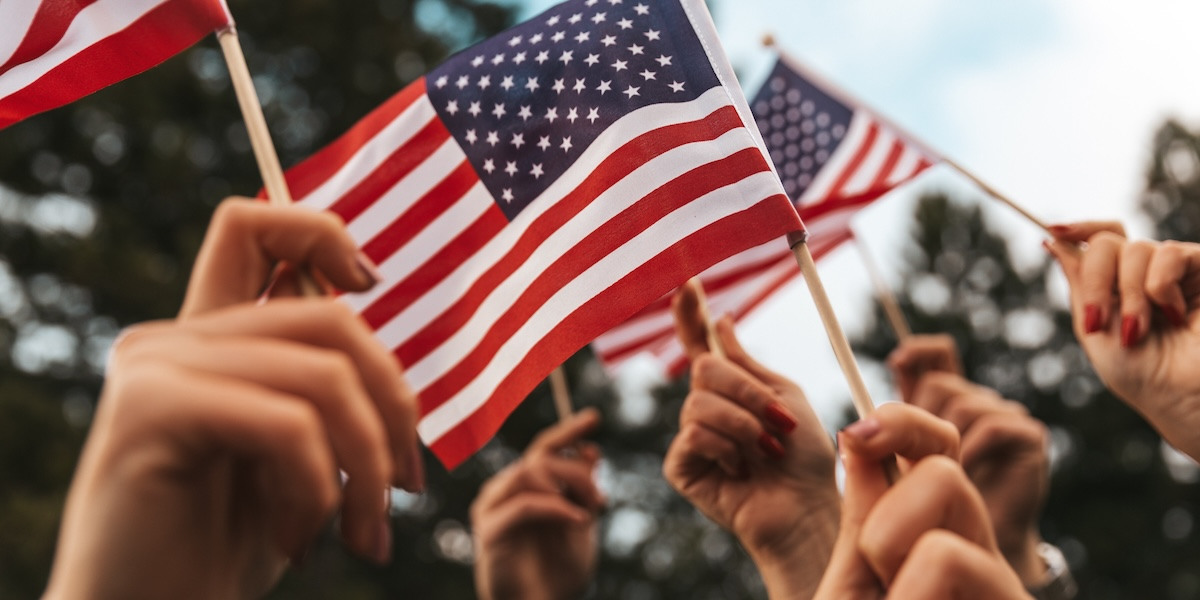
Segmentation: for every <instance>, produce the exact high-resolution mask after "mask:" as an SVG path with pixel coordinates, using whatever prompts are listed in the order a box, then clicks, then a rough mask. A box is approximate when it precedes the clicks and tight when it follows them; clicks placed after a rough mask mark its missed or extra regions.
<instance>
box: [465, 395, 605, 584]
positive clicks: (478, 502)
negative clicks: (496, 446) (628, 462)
mask: <svg viewBox="0 0 1200 600" xmlns="http://www.w3.org/2000/svg"><path fill="white" fill-rule="evenodd" d="M599 423H600V417H599V414H598V413H596V412H595V411H594V410H592V409H587V410H583V411H580V412H579V413H577V414H575V415H574V416H572V417H571V418H570V419H568V420H567V421H565V422H562V423H558V424H556V425H554V426H552V427H550V428H548V429H546V431H544V432H542V433H541V434H540V435H539V436H538V437H537V439H535V440H534V441H533V443H532V444H530V446H529V448H527V449H526V450H525V453H524V454H523V455H522V456H521V458H520V459H519V460H518V461H517V462H515V463H513V464H512V465H509V466H508V467H507V468H505V469H504V470H503V471H501V472H500V473H498V474H497V475H496V476H494V477H492V478H491V479H490V480H488V482H487V483H485V484H484V486H483V488H482V489H481V490H480V492H479V496H478V497H476V499H475V502H473V503H472V504H471V523H472V527H473V529H474V535H475V548H476V553H475V587H476V590H477V591H478V593H479V597H480V598H482V599H483V600H510V599H512V600H518V599H520V600H567V599H569V598H576V597H578V596H579V595H580V594H581V593H582V592H583V591H584V590H585V589H586V588H587V586H588V583H589V582H590V581H591V579H592V574H593V573H594V572H595V569H596V514H597V512H598V511H600V510H601V509H602V508H603V506H604V502H605V500H604V497H603V495H602V494H601V493H600V490H599V489H598V488H597V487H596V484H595V483H594V481H593V479H592V474H593V471H594V470H595V467H596V463H597V462H598V461H599V459H600V453H599V451H598V450H597V448H596V447H595V446H594V445H591V444H587V443H585V442H583V437H584V436H586V435H587V434H588V433H590V432H591V431H593V430H594V429H595V428H596V426H597V425H598V424H599Z"/></svg>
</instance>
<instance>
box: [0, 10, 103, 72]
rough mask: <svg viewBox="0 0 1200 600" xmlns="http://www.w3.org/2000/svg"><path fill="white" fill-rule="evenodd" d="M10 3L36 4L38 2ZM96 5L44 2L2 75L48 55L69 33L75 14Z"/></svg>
mask: <svg viewBox="0 0 1200 600" xmlns="http://www.w3.org/2000/svg"><path fill="white" fill-rule="evenodd" d="M10 1H13V2H36V1H37V0H10ZM95 2H96V0H42V3H41V5H39V6H38V9H37V12H36V13H34V15H33V21H32V22H30V23H29V29H28V30H27V31H26V32H25V38H24V39H22V40H21V44H20V45H19V46H17V50H16V51H15V52H13V55H12V58H10V59H8V62H6V63H4V65H2V66H0V75H3V74H4V73H5V72H6V71H8V70H9V69H11V68H13V67H15V66H17V65H19V64H22V63H25V62H28V61H31V60H33V59H35V58H37V57H39V56H41V55H43V54H45V53H46V52H49V51H50V49H51V48H53V47H54V45H55V44H57V43H58V41H59V40H61V39H62V36H63V34H64V33H66V32H67V28H68V27H70V26H71V21H73V20H75V15H77V14H79V11H81V10H83V9H84V8H86V7H87V6H88V5H90V4H93V3H95Z"/></svg>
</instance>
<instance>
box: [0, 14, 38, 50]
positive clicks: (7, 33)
mask: <svg viewBox="0 0 1200 600" xmlns="http://www.w3.org/2000/svg"><path fill="white" fill-rule="evenodd" d="M41 4H42V2H39V1H38V0H5V1H4V2H0V65H3V64H7V63H8V61H9V60H10V59H11V58H12V57H13V54H16V52H17V48H20V47H21V42H23V41H25V38H26V37H28V35H29V27H30V26H31V25H33V18H34V17H35V16H37V11H38V8H39V7H40V6H41Z"/></svg>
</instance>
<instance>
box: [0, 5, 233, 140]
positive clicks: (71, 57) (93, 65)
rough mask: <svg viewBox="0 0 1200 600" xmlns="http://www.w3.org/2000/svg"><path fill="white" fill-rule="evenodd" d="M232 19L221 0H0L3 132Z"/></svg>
mask: <svg viewBox="0 0 1200 600" xmlns="http://www.w3.org/2000/svg"><path fill="white" fill-rule="evenodd" d="M232 22H233V19H232V18H230V16H229V10H228V9H227V8H226V7H225V2H224V1H223V0H4V1H3V2H0V129H2V128H4V127H7V126H9V125H12V124H13V123H16V122H17V121H20V120H22V119H25V118H26V117H29V116H32V115H35V114H37V113H40V112H43V111H47V110H50V109H52V108H57V107H59V106H62V105H64V104H67V103H69V102H73V101H75V100H78V99H79V98H82V97H83V96H86V95H88V94H90V93H92V92H95V91H96V90H99V89H101V88H103V87H106V86H109V85H112V84H114V83H116V82H118V81H121V80H122V79H126V78H128V77H132V76H133V75H136V74H138V73H141V72H142V71H145V70H146V69H149V68H151V67H153V66H155V65H157V64H159V63H161V62H163V61H164V60H166V59H168V58H170V57H171V56H173V55H175V54H176V53H178V52H180V51H182V50H184V49H185V48H187V47H188V46H191V45H192V44H194V43H196V42H197V41H199V40H200V38H202V37H204V36H205V35H207V34H210V33H212V32H213V31H215V30H217V29H221V28H223V27H226V26H228V25H230V24H232Z"/></svg>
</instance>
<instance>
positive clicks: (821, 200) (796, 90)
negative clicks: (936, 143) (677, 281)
mask: <svg viewBox="0 0 1200 600" xmlns="http://www.w3.org/2000/svg"><path fill="white" fill-rule="evenodd" d="M751 109H752V111H753V113H754V118H755V120H756V121H757V123H758V128H759V130H760V131H761V133H762V136H763V139H764V140H765V141H766V145H767V149H768V150H769V151H770V155H771V160H772V162H773V163H774V164H775V169H776V171H778V173H779V177H780V179H781V180H782V181H783V186H784V189H785V190H786V191H787V193H788V195H789V196H790V197H791V198H793V199H795V201H796V207H797V210H798V211H799V212H800V216H801V217H802V218H803V219H804V222H805V224H806V225H807V226H808V233H809V237H808V246H809V250H810V251H811V252H812V254H813V256H814V257H815V258H820V257H822V256H824V255H825V254H827V253H828V252H830V251H831V250H833V249H834V248H836V247H837V246H838V245H840V244H841V243H842V242H845V241H846V240H848V239H850V237H851V231H850V220H851V219H852V218H853V217H854V215H855V214H856V213H857V212H858V211H859V210H861V209H862V208H864V207H865V206H866V205H867V204H870V203H871V202H873V201H875V200H877V199H878V198H880V197H881V196H883V195H884V194H886V193H888V192H890V191H891V190H892V189H894V188H896V187H897V186H899V185H901V184H903V183H905V182H907V181H909V180H910V179H912V178H914V177H916V176H917V175H918V174H920V173H921V172H922V171H924V170H925V169H927V168H929V167H930V166H932V165H933V164H934V163H935V162H936V161H937V160H938V159H937V157H936V156H935V155H934V154H933V153H932V152H929V151H928V150H926V149H924V148H923V147H922V146H921V145H920V144H918V143H917V142H915V141H914V140H912V139H907V138H906V137H905V136H904V135H902V134H901V133H900V132H899V131H896V130H895V129H894V128H893V127H891V126H889V125H888V124H887V123H886V122H884V121H883V120H882V119H880V118H879V117H878V116H876V115H874V114H873V113H872V111H870V110H869V109H867V108H865V107H864V106H863V105H861V104H859V103H856V102H853V101H849V100H846V99H844V98H840V97H839V94H838V93H837V92H836V91H835V90H834V89H833V88H832V86H829V85H827V84H823V83H822V82H821V81H820V80H819V79H818V78H816V77H815V76H813V75H811V74H808V73H806V72H805V70H804V69H803V68H802V67H801V66H800V65H798V64H797V63H795V62H794V61H792V60H790V59H788V58H786V57H780V58H779V60H777V61H776V63H775V66H774V68H773V69H772V71H771V74H770V76H769V77H768V78H767V80H766V83H764V84H763V86H762V88H761V89H760V90H759V92H758V94H757V95H756V96H755V97H754V101H753V102H752V103H751ZM799 275H800V269H799V267H797V266H796V263H795V259H794V258H793V256H792V255H791V254H790V253H789V252H787V251H786V250H782V251H781V250H780V249H779V248H777V247H775V246H774V245H770V246H763V247H760V248H753V249H750V250H747V251H745V252H742V253H740V254H738V255H736V256H733V257H730V258H729V259H727V260H725V261H723V262H722V263H720V264H718V265H716V266H714V267H713V268H711V269H709V270H707V271H705V272H704V273H703V274H701V275H700V279H701V282H702V283H703V284H704V288H705V292H706V294H707V296H708V302H709V310H710V311H711V313H712V314H713V315H721V314H726V313H728V314H730V315H732V316H733V317H734V318H735V319H740V318H741V317H743V316H745V315H746V314H747V313H749V312H750V311H751V310H752V309H753V308H754V307H756V306H758V305H759V304H760V303H761V302H762V301H763V300H765V299H767V298H768V297H770V295H771V294H772V293H773V292H774V291H775V290H777V289H779V288H780V287H782V286H783V285H784V284H786V283H788V282H790V281H793V280H795V278H796V277H798V276H799ZM593 347H594V348H595V350H596V352H597V354H599V355H600V358H601V359H602V360H603V361H604V362H605V364H606V365H608V366H609V367H610V368H617V367H619V366H620V365H621V364H622V363H623V362H624V361H626V360H628V359H629V358H632V357H633V356H636V355H638V354H641V353H646V352H648V353H650V354H651V355H653V356H654V357H655V358H656V359H657V360H658V362H659V363H660V364H662V365H663V366H664V367H665V368H666V370H667V372H668V373H671V374H676V373H678V372H679V371H680V370H681V369H682V368H683V367H684V366H685V365H686V357H685V356H684V354H683V348H682V347H680V345H679V343H678V342H677V341H676V340H675V331H674V326H673V322H672V320H671V312H670V298H666V297H664V298H661V299H659V300H658V301H657V302H655V303H653V304H650V305H649V306H647V307H646V308H645V309H643V310H642V311H641V312H639V313H638V314H637V315H636V316H634V317H633V318H632V319H630V320H629V321H626V322H625V323H623V324H621V325H619V326H617V327H615V328H613V329H612V330H610V331H609V332H607V333H605V334H604V335H602V336H600V337H599V338H597V340H596V342H595V344H594V345H593Z"/></svg>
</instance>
